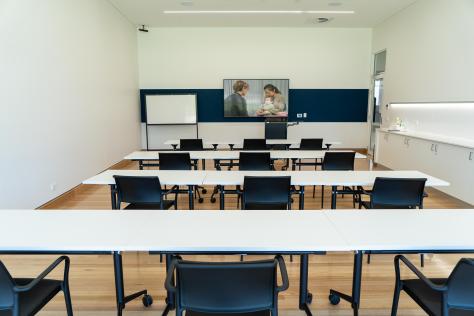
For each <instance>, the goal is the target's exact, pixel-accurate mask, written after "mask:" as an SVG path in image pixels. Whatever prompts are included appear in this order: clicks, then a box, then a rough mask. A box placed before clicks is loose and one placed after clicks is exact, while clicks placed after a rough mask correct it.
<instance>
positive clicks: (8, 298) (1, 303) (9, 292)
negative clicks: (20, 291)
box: [0, 261, 15, 309]
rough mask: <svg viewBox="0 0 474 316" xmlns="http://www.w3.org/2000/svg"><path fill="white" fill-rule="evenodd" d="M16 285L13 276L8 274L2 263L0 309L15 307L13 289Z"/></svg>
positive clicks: (0, 263) (0, 269)
mask: <svg viewBox="0 0 474 316" xmlns="http://www.w3.org/2000/svg"><path fill="white" fill-rule="evenodd" d="M14 286H15V283H14V282H13V279H12V276H11V275H10V273H9V272H8V270H7V268H6V267H5V265H4V264H3V262H2V261H0V309H9V308H11V307H13V304H14V303H15V300H14V293H13V287H14Z"/></svg>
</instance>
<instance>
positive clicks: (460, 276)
mask: <svg viewBox="0 0 474 316" xmlns="http://www.w3.org/2000/svg"><path fill="white" fill-rule="evenodd" d="M400 261H402V262H403V263H404V264H405V265H406V266H407V267H408V269H410V270H411V272H413V273H414V274H415V275H416V276H417V277H418V278H417V279H408V280H402V279H401V276H400ZM395 278H396V280H395V293H394V296H393V304H392V313H391V315H392V316H396V315H397V310H398V302H399V299H400V292H401V291H405V292H406V293H407V294H408V295H409V296H410V297H411V298H412V299H413V300H414V301H415V302H416V303H417V304H418V305H419V306H420V307H421V308H422V309H423V310H424V311H425V312H426V313H427V314H428V315H433V316H448V315H450V316H473V315H474V299H473V298H474V259H466V258H463V259H461V260H460V261H459V262H458V263H457V265H456V267H455V268H454V270H453V271H452V272H451V274H450V275H449V277H448V278H443V279H441V278H436V279H429V278H427V277H426V276H425V275H423V273H421V272H420V271H419V270H418V269H417V268H416V267H415V266H414V265H413V264H412V263H411V262H410V261H408V259H407V258H406V257H404V256H402V255H398V256H396V257H395Z"/></svg>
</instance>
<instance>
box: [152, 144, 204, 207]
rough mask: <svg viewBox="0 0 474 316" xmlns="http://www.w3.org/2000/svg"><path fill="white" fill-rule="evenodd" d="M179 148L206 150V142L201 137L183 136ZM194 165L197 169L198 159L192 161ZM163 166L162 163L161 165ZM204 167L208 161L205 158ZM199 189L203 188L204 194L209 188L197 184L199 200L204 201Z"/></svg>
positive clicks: (182, 149) (183, 149)
mask: <svg viewBox="0 0 474 316" xmlns="http://www.w3.org/2000/svg"><path fill="white" fill-rule="evenodd" d="M179 150H181V151H199V150H204V144H203V142H202V139H201V138H183V139H180V140H179ZM192 165H193V167H194V169H196V170H197V168H198V162H197V161H192ZM160 168H161V165H160ZM202 168H203V169H206V161H205V160H204V159H203V160H202ZM199 189H201V191H202V193H203V194H206V193H207V190H206V189H205V188H203V187H200V186H197V187H196V191H197V194H196V195H197V196H198V198H199V199H198V201H199V203H202V202H203V201H204V199H203V198H201V193H199Z"/></svg>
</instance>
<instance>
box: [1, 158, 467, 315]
mask: <svg viewBox="0 0 474 316" xmlns="http://www.w3.org/2000/svg"><path fill="white" fill-rule="evenodd" d="M369 166H370V162H369V161H368V160H365V159H357V163H356V169H358V170H367V169H368V168H369ZM119 167H121V168H127V169H130V168H136V167H137V166H136V165H135V164H134V163H128V162H123V163H121V164H120V166H119ZM208 168H211V166H210V165H209V166H208ZM307 168H309V167H307ZM379 168H380V167H379ZM374 169H375V168H374ZM207 189H208V191H209V192H211V191H212V188H207ZM320 192H321V188H317V189H316V197H315V198H313V197H312V190H311V189H310V188H307V191H306V197H305V208H306V209H315V212H317V210H318V209H320V196H321V193H320ZM428 193H429V198H427V199H426V200H425V201H426V202H425V207H426V208H466V207H470V206H469V205H467V204H465V203H463V202H461V201H459V200H456V199H454V198H451V197H449V196H447V195H445V194H443V193H441V192H439V191H436V190H432V189H428ZM325 197H326V201H325V207H326V208H329V205H330V192H329V188H326V192H325ZM209 200H210V193H207V194H205V195H204V203H203V204H198V203H196V205H195V208H196V211H199V209H211V210H216V211H218V208H219V204H218V202H217V203H215V204H212V203H210V201H209ZM295 202H296V203H297V198H296V201H295ZM296 205H297V204H296ZM179 206H180V208H181V207H182V208H183V209H187V207H188V203H187V196H183V197H182V198H181V199H180V201H179ZM43 208H47V209H110V195H109V189H108V187H107V186H84V185H81V186H79V187H78V188H76V189H75V190H73V191H71V192H70V193H68V194H66V195H64V196H63V197H61V198H59V199H57V200H55V201H53V202H52V203H50V204H48V205H46V206H44V207H43ZM226 208H227V209H235V208H236V198H235V197H228V198H226ZM338 208H341V209H342V208H352V203H351V199H350V198H349V197H345V198H344V199H342V198H339V199H338ZM295 212H297V211H296V210H295ZM157 229H160V227H157ZM177 229H178V233H179V227H177ZM242 231H243V233H244V228H242ZM420 233H423V232H422V231H420ZM84 234H87V231H85V232H84ZM473 256H474V255H473ZM55 257H56V256H0V260H2V261H3V262H4V263H5V264H6V265H7V267H8V268H9V269H10V271H11V272H12V274H13V275H14V276H16V277H18V276H30V277H31V276H35V275H37V274H38V273H39V272H40V271H41V270H42V269H44V268H45V267H46V266H47V265H48V264H50V263H51V262H52V261H53V258H55ZM409 257H410V259H412V260H413V261H414V262H415V263H417V264H418V263H419V259H418V258H419V257H418V256H416V255H411V256H409ZM460 257H461V255H428V256H427V259H426V265H425V268H423V269H422V271H423V272H424V273H426V274H427V275H428V276H430V277H443V276H447V275H448V274H449V272H450V271H451V269H452V268H453V266H454V264H455V263H456V262H457V261H458V259H459V258H460ZM186 258H190V259H197V260H209V261H211V260H219V261H221V260H228V261H232V260H238V257H237V256H187V257H186ZM253 258H256V257H255V256H248V257H247V258H246V260H251V259H253ZM259 258H261V257H259ZM298 259H299V258H295V260H294V262H292V263H290V260H289V258H288V257H286V263H287V266H288V273H289V275H290V288H289V289H288V290H287V291H286V292H284V293H283V294H282V295H280V301H279V302H280V310H281V313H282V315H303V313H302V312H301V311H299V310H298V309H297V304H298V282H299V280H298V279H299V263H298V261H299V260H298ZM352 260H353V256H352V254H350V253H337V254H336V253H330V254H328V255H325V256H316V255H314V256H311V257H310V267H309V271H310V276H309V288H310V291H311V292H312V293H313V295H314V300H313V304H312V305H311V308H312V310H313V312H314V313H315V314H317V315H351V309H350V304H348V303H346V302H343V301H341V303H340V304H339V305H338V306H331V305H330V304H329V302H328V299H327V297H328V292H329V289H330V288H335V289H338V290H342V291H345V292H348V293H349V292H350V289H351V281H352V279H351V278H352V263H353V261H352ZM404 274H405V275H406V276H409V274H408V273H407V272H406V271H405V272H404ZM124 275H125V288H126V292H127V293H131V292H133V291H137V290H141V289H144V288H146V289H148V290H149V292H150V294H151V295H152V296H153V298H154V304H153V306H152V307H151V308H148V309H145V308H144V307H143V306H142V305H141V302H140V301H139V300H136V301H134V302H131V303H129V304H128V305H127V308H126V312H125V315H137V316H138V315H158V314H159V313H160V311H162V309H163V307H164V297H165V291H164V287H163V283H164V276H165V270H164V264H162V263H160V262H159V256H150V255H148V254H147V253H126V254H124ZM56 276H57V277H59V274H56ZM70 282H71V293H72V299H73V306H74V310H75V311H76V314H77V315H84V316H93V315H98V316H108V315H114V311H115V288H114V280H113V267H112V257H111V256H105V255H100V256H99V255H90V256H71V271H70ZM393 283H394V269H393V256H392V255H374V256H372V263H371V264H370V265H367V264H364V268H363V281H362V298H361V311H360V315H389V313H390V312H389V311H390V307H391V300H392V295H393ZM64 314H65V312H64V303H63V297H62V295H58V297H57V298H55V299H54V300H53V301H52V302H51V303H50V304H49V305H48V306H47V308H46V309H45V311H44V312H42V313H40V315H49V316H56V315H57V316H59V315H64ZM399 315H424V313H423V312H422V311H421V310H420V309H419V308H418V307H417V306H416V305H415V304H414V303H412V302H411V301H410V300H409V299H408V298H407V296H406V295H403V296H402V298H401V301H400V311H399Z"/></svg>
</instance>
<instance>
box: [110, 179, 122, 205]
mask: <svg viewBox="0 0 474 316" xmlns="http://www.w3.org/2000/svg"><path fill="white" fill-rule="evenodd" d="M110 202H111V204H112V209H113V210H117V209H120V207H119V205H117V185H115V184H111V185H110Z"/></svg>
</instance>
